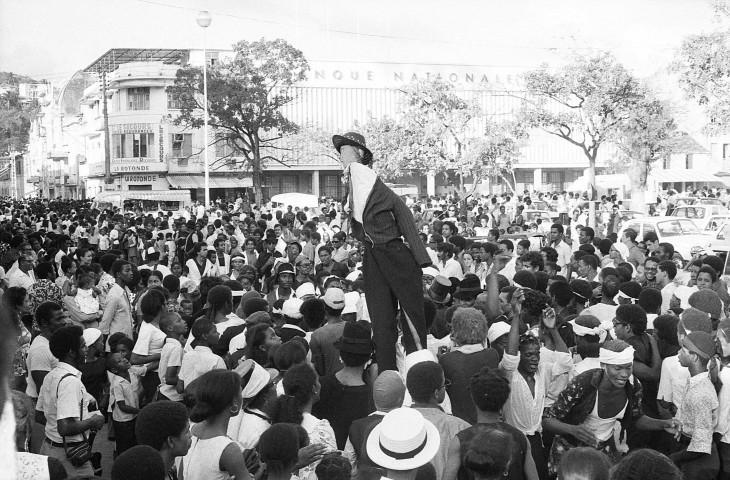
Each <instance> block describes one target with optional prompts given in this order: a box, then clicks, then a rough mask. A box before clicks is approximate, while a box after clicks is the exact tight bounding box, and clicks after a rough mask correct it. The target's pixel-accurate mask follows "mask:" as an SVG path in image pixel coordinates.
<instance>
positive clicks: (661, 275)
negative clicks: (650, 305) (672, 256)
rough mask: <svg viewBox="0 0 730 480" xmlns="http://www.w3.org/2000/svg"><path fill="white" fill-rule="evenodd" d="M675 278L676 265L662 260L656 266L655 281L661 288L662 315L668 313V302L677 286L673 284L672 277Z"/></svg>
mask: <svg viewBox="0 0 730 480" xmlns="http://www.w3.org/2000/svg"><path fill="white" fill-rule="evenodd" d="M676 276H677V265H675V264H674V262H672V261H671V260H664V261H661V262H659V265H657V272H656V281H657V283H658V284H659V285H660V286H661V287H662V289H661V292H662V309H661V313H662V315H664V314H665V313H667V312H669V302H670V301H671V300H672V297H673V296H674V291H675V290H676V289H677V287H678V285H677V284H676V283H674V277H676Z"/></svg>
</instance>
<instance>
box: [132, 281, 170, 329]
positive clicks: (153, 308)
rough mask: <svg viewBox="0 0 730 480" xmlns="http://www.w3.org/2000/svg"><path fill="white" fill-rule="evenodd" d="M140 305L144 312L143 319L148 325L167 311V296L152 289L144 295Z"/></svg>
mask: <svg viewBox="0 0 730 480" xmlns="http://www.w3.org/2000/svg"><path fill="white" fill-rule="evenodd" d="M139 303H140V309H141V310H142V319H143V320H144V321H145V322H148V323H149V322H151V321H152V320H154V319H155V318H156V317H159V315H160V314H161V313H162V312H163V311H166V310H167V301H166V299H165V295H164V294H163V293H162V292H161V291H159V290H155V289H150V290H149V291H147V293H145V294H144V297H142V300H140V301H139Z"/></svg>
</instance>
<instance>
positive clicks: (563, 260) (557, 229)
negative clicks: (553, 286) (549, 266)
mask: <svg viewBox="0 0 730 480" xmlns="http://www.w3.org/2000/svg"><path fill="white" fill-rule="evenodd" d="M564 233H565V230H564V229H563V226H562V225H560V224H559V223H555V224H553V225H552V226H551V227H550V241H551V242H552V247H553V248H554V249H555V251H556V252H558V261H557V264H558V266H559V267H560V274H561V275H563V276H564V277H565V278H570V270H569V267H568V264H569V263H570V256H571V255H572V253H573V252H572V250H571V248H570V245H568V244H567V243H565V239H564V238H563V236H564Z"/></svg>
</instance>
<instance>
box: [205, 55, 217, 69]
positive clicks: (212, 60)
mask: <svg viewBox="0 0 730 480" xmlns="http://www.w3.org/2000/svg"><path fill="white" fill-rule="evenodd" d="M205 61H206V62H208V66H209V67H212V66H213V65H216V64H217V63H218V52H205Z"/></svg>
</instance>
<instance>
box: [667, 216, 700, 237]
mask: <svg viewBox="0 0 730 480" xmlns="http://www.w3.org/2000/svg"><path fill="white" fill-rule="evenodd" d="M656 231H657V233H658V234H659V237H678V236H680V235H701V232H700V230H699V229H698V228H697V226H696V225H695V224H694V223H692V222H691V221H689V220H684V219H678V220H667V221H665V222H658V223H657V224H656Z"/></svg>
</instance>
